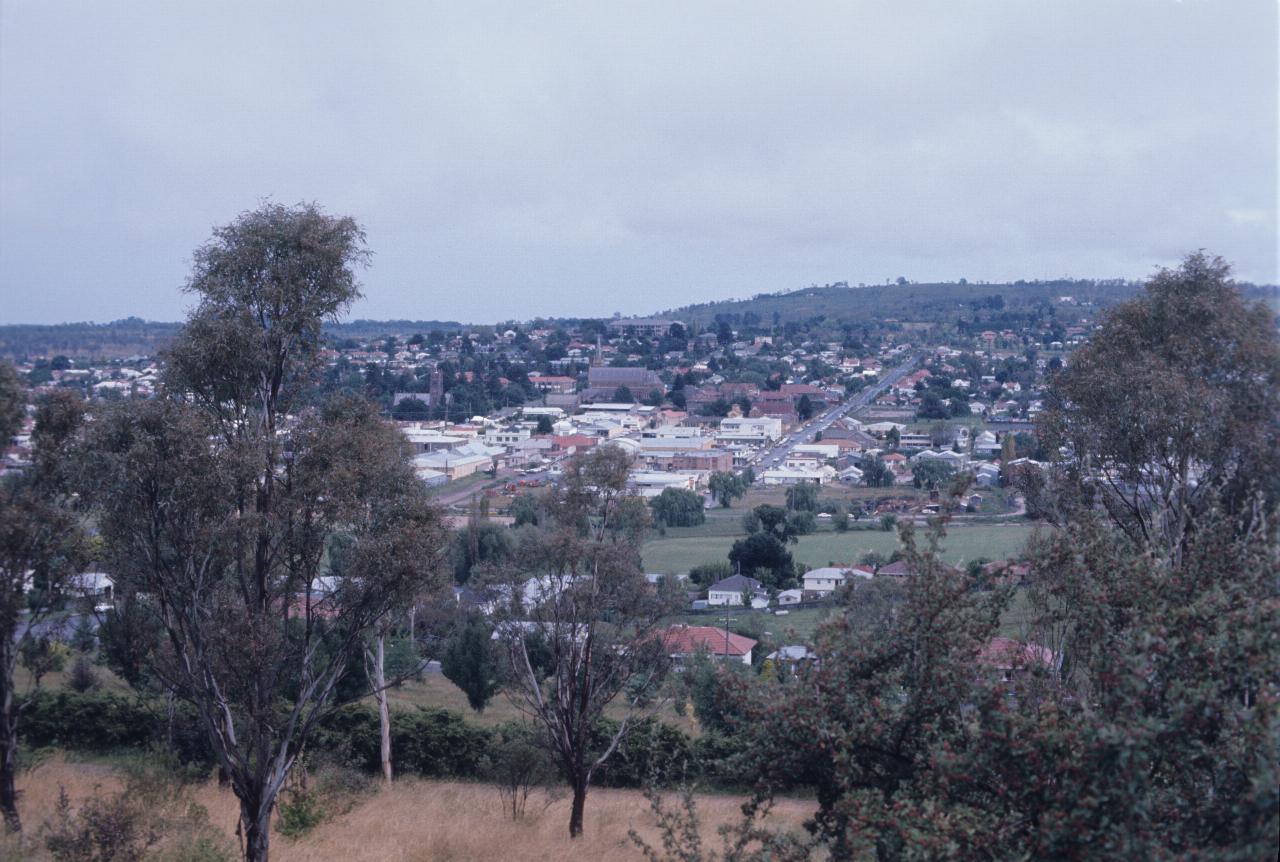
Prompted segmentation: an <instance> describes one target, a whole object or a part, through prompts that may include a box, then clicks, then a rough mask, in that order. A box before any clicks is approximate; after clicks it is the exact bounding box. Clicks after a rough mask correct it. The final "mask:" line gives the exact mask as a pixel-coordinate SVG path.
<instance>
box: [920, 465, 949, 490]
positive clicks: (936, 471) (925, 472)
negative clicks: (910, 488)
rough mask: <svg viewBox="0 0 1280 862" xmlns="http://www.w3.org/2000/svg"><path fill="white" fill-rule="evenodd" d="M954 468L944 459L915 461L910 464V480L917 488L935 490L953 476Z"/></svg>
mask: <svg viewBox="0 0 1280 862" xmlns="http://www.w3.org/2000/svg"><path fill="white" fill-rule="evenodd" d="M955 474H956V469H955V468H954V467H952V466H951V465H950V464H948V463H947V462H946V461H938V460H934V459H930V460H925V461H917V462H916V463H914V464H912V465H911V481H912V483H913V484H914V485H915V486H916V487H917V488H927V489H929V490H930V491H935V490H937V489H938V488H941V487H942V486H943V485H946V484H947V483H948V482H950V481H951V479H952V478H953V477H954V476H955Z"/></svg>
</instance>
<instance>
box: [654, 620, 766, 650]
mask: <svg viewBox="0 0 1280 862" xmlns="http://www.w3.org/2000/svg"><path fill="white" fill-rule="evenodd" d="M662 644H663V646H664V647H665V648H666V650H667V652H669V653H671V654H672V655H692V654H693V653H696V652H698V651H699V650H705V651H706V652H709V653H711V654H712V655H725V656H744V655H746V654H747V653H749V652H751V649H752V647H754V646H755V645H756V642H755V641H753V640H752V639H751V638H748V637H743V636H742V635H736V634H734V633H733V632H728V633H726V632H725V630H724V629H718V628H714V627H712V626H684V625H676V626H670V627H669V628H668V629H667V630H666V631H665V632H663V633H662Z"/></svg>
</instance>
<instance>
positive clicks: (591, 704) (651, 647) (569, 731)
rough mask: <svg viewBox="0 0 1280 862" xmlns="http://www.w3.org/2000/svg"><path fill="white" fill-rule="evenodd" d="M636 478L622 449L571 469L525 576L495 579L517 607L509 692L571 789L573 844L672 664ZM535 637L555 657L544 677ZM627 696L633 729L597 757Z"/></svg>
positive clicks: (616, 734) (508, 620) (525, 551)
mask: <svg viewBox="0 0 1280 862" xmlns="http://www.w3.org/2000/svg"><path fill="white" fill-rule="evenodd" d="M628 470H629V462H628V459H627V457H626V454H625V453H624V452H622V450H621V449H619V448H617V447H615V446H603V447H597V448H596V449H594V450H592V451H591V452H590V453H588V454H586V455H585V456H582V457H579V458H577V459H575V460H573V461H572V462H570V464H569V467H568V469H567V470H566V471H565V477H564V480H563V482H562V483H561V485H560V486H559V487H557V488H555V489H553V490H552V491H551V493H550V494H548V497H547V505H546V509H547V512H548V515H549V518H548V521H549V522H548V523H547V525H546V526H545V528H544V530H543V531H542V532H540V533H539V534H537V535H532V536H530V537H528V540H527V542H526V543H525V545H524V546H523V547H522V548H521V553H520V555H519V556H518V558H517V560H518V565H517V566H516V567H512V569H511V570H509V571H506V572H503V573H495V575H496V576H497V577H500V578H501V579H502V581H503V582H502V583H500V584H498V585H497V587H498V588H499V592H500V593H501V594H504V595H505V596H506V597H507V600H506V601H505V602H504V603H503V606H502V607H500V608H499V609H498V612H497V613H496V615H495V616H496V620H497V630H498V633H499V641H500V643H501V646H502V648H503V649H504V651H505V654H506V658H507V691H508V692H509V693H510V695H511V696H512V699H513V702H514V703H515V704H516V706H517V707H518V708H519V709H521V710H522V711H523V712H524V713H525V714H526V715H528V716H529V717H530V718H531V719H532V720H533V721H534V722H536V723H537V724H538V725H539V726H540V727H541V728H542V730H543V731H544V732H545V738H546V740H547V743H548V745H550V746H551V750H552V751H553V753H554V754H555V757H556V760H557V762H558V765H559V766H560V770H561V772H562V774H563V775H564V776H565V779H566V780H567V782H568V783H569V786H570V788H571V790H572V793H573V802H572V806H571V809H570V815H569V835H570V837H573V838H577V837H579V836H580V835H581V834H582V828H583V812H584V809H585V805H586V799H587V790H588V788H589V787H590V786H591V780H592V777H593V776H594V775H595V773H596V771H597V770H598V769H599V768H600V767H601V766H602V765H603V764H604V763H605V761H607V760H608V759H609V757H610V756H611V755H612V754H613V753H614V751H615V750H617V748H618V745H619V744H620V743H621V742H622V740H623V738H624V736H625V735H626V733H627V731H628V730H629V729H630V728H631V726H632V723H633V718H634V717H635V715H636V714H637V713H638V712H640V711H642V709H643V708H644V704H645V703H646V702H647V701H648V697H647V694H646V693H647V692H648V691H649V690H651V689H652V685H653V683H655V682H656V681H657V679H658V678H659V677H660V676H661V674H662V673H663V671H664V669H665V664H666V663H665V658H664V655H663V650H662V648H661V644H660V640H659V639H658V637H657V636H656V632H657V627H658V625H659V621H660V619H661V618H662V616H663V615H664V613H665V612H666V611H667V610H668V608H669V607H670V606H671V601H670V598H671V596H670V595H668V594H667V593H664V592H655V591H654V590H653V589H652V588H651V587H650V585H649V584H648V582H647V581H646V580H645V578H644V576H643V574H642V573H641V570H640V553H639V550H640V547H639V546H640V541H641V540H642V538H643V536H644V532H645V528H646V525H647V522H648V517H647V510H648V507H647V506H645V505H644V504H643V503H642V502H641V501H639V500H638V499H635V498H630V497H628V496H627V495H626V493H625V488H626V483H627V473H628ZM671 589H674V585H672V587H671ZM530 630H532V631H533V632H536V633H537V634H538V635H539V640H540V641H541V643H542V644H543V645H545V647H546V649H547V650H548V652H549V656H547V657H546V658H545V660H544V661H545V665H544V668H542V669H540V667H539V664H540V662H538V661H536V660H535V659H536V656H534V655H533V654H532V652H531V650H530V638H529V637H528V636H527V633H528V632H529V631H530ZM620 696H622V697H623V717H622V718H621V719H620V720H619V721H618V723H617V725H616V728H615V729H614V730H612V732H610V733H609V734H608V737H607V739H605V740H604V742H603V747H602V748H599V749H597V748H594V745H595V738H594V730H595V728H596V727H597V723H598V722H599V720H600V718H601V717H602V716H603V714H604V710H605V707H607V706H608V705H609V704H610V703H613V702H614V701H615V700H616V699H618V698H619V697H620Z"/></svg>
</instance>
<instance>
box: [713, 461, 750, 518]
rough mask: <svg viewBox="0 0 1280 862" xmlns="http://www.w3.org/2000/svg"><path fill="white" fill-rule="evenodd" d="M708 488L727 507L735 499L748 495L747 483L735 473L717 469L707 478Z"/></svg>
mask: <svg viewBox="0 0 1280 862" xmlns="http://www.w3.org/2000/svg"><path fill="white" fill-rule="evenodd" d="M707 489H708V490H709V491H711V496H712V497H714V498H715V499H716V500H717V501H718V502H719V503H720V505H721V506H723V507H724V508H726V509H727V508H729V506H730V505H731V504H732V503H733V501H734V500H737V499H739V498H740V497H743V496H745V495H746V493H747V483H746V482H744V481H743V479H742V477H741V476H739V475H737V474H735V473H730V472H728V471H727V470H717V471H715V472H714V473H712V474H711V477H710V478H709V479H708V480H707Z"/></svg>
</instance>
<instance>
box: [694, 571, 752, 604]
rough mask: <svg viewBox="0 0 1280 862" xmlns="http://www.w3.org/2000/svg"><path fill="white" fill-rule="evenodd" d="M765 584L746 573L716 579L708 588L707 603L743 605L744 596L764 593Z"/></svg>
mask: <svg viewBox="0 0 1280 862" xmlns="http://www.w3.org/2000/svg"><path fill="white" fill-rule="evenodd" d="M764 592H765V589H764V584H762V583H760V582H759V581H757V580H756V579H755V578H749V577H747V576H746V575H730V576H729V577H727V578H725V579H724V580H720V581H716V582H715V583H714V584H712V585H711V586H710V587H708V588H707V604H709V605H734V606H739V607H741V606H742V605H743V604H744V596H746V595H750V596H751V597H752V598H753V599H754V597H755V596H757V595H759V594H761V593H764Z"/></svg>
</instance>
